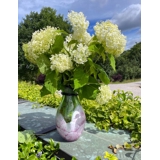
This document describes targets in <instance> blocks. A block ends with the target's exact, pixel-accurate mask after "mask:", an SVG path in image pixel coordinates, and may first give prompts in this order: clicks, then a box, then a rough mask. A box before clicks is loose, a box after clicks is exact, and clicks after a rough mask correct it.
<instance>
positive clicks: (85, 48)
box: [23, 11, 126, 104]
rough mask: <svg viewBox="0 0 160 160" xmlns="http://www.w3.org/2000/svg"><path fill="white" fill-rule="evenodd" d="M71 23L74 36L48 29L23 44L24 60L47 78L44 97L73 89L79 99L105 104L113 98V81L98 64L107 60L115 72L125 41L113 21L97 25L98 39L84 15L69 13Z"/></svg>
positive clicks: (52, 28) (42, 30) (40, 31)
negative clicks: (67, 87)
mask: <svg viewBox="0 0 160 160" xmlns="http://www.w3.org/2000/svg"><path fill="white" fill-rule="evenodd" d="M68 20H69V22H70V23H71V25H72V28H73V33H72V34H69V35H68V34H67V33H66V32H65V31H63V30H60V29H57V28H54V27H50V26H47V27H46V28H44V29H41V30H38V31H36V32H34V33H33V35H32V39H31V41H30V42H28V43H27V44H23V51H24V53H25V57H26V58H27V59H28V60H29V61H30V62H31V63H34V64H36V65H37V66H38V68H39V70H40V72H41V73H42V74H45V75H46V78H45V83H44V85H43V88H42V90H41V95H42V96H43V95H46V94H49V93H52V94H54V93H55V91H56V90H63V89H64V87H65V86H70V87H71V88H73V90H74V91H75V92H77V93H78V96H79V98H80V99H83V98H86V99H96V100H97V101H98V102H99V103H100V104H104V103H106V102H107V100H108V98H109V97H110V92H109V89H108V86H107V85H108V84H109V82H110V80H109V78H108V76H107V74H106V72H105V70H104V69H103V68H102V67H101V66H100V65H98V64H97V63H96V62H97V61H98V60H99V59H103V61H105V60H106V59H107V58H108V59H109V60H110V65H111V66H112V68H113V69H114V70H115V60H114V57H115V56H119V55H120V54H121V53H123V51H124V49H125V45H126V39H125V38H126V37H125V36H124V35H123V34H121V31H120V30H119V29H118V26H117V25H115V24H112V23H111V22H110V21H105V22H100V23H96V25H95V26H94V30H95V35H92V36H90V34H89V33H88V32H87V28H88V26H89V22H88V21H87V20H86V17H85V16H84V14H83V13H82V12H80V13H77V12H74V11H71V12H69V13H68ZM105 95H106V96H105Z"/></svg>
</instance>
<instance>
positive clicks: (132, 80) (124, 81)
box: [110, 78, 141, 84]
mask: <svg viewBox="0 0 160 160" xmlns="http://www.w3.org/2000/svg"><path fill="white" fill-rule="evenodd" d="M138 81H141V78H139V79H129V80H123V81H122V82H119V81H116V82H110V84H122V83H132V82H138Z"/></svg>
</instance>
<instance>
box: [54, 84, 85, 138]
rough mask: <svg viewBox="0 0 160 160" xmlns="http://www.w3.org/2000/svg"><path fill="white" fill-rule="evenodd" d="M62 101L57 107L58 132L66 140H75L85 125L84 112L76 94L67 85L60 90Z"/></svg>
mask: <svg viewBox="0 0 160 160" xmlns="http://www.w3.org/2000/svg"><path fill="white" fill-rule="evenodd" d="M62 95H63V97H62V101H61V103H60V105H59V107H58V109H57V114H56V127H57V131H58V132H59V134H60V135H61V136H62V137H63V138H64V139H65V140H67V141H75V140H77V139H78V138H79V137H80V136H81V134H82V132H83V130H84V126H85V122H86V116H85V112H84V110H83V108H82V106H81V104H80V102H79V99H78V97H77V96H78V95H77V94H76V93H75V92H74V91H73V90H72V89H71V88H69V87H66V88H65V90H64V92H62Z"/></svg>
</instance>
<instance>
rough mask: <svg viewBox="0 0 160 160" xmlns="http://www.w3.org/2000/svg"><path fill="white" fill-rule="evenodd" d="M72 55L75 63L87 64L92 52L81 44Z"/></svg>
mask: <svg viewBox="0 0 160 160" xmlns="http://www.w3.org/2000/svg"><path fill="white" fill-rule="evenodd" d="M70 54H71V57H72V59H73V61H75V62H76V63H78V64H84V63H85V62H87V57H88V56H89V55H91V52H90V51H89V50H88V46H86V45H83V44H82V43H79V44H78V45H77V49H76V50H73V51H72V52H71V53H70Z"/></svg>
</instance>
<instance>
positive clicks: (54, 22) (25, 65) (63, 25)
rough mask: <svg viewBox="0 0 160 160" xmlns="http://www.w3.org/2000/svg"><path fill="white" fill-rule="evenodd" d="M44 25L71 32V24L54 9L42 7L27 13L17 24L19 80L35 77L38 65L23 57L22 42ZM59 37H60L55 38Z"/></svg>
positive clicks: (29, 38)
mask: <svg viewBox="0 0 160 160" xmlns="http://www.w3.org/2000/svg"><path fill="white" fill-rule="evenodd" d="M46 26H52V27H58V28H59V29H63V30H64V31H66V32H67V33H71V25H70V24H69V23H68V21H66V20H64V18H63V16H62V15H60V14H58V15H57V14H56V10H54V9H52V8H50V7H43V8H42V9H41V11H40V13H38V12H30V14H29V15H26V17H25V18H23V21H22V22H21V23H19V25H18V78H19V79H20V80H32V81H33V80H35V79H36V77H37V74H38V67H37V66H36V65H34V64H31V63H30V62H29V61H28V60H27V59H25V57H24V52H23V50H22V44H23V43H27V42H28V41H30V40H31V38H32V33H33V32H35V31H36V30H40V29H42V28H44V27H46ZM57 38H58V37H57ZM60 39H62V37H59V38H58V39H57V40H60ZM59 47H60V46H59ZM58 49H59V48H58Z"/></svg>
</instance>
